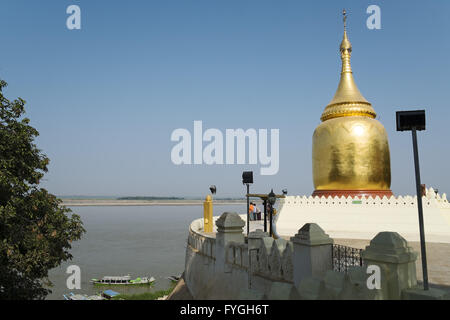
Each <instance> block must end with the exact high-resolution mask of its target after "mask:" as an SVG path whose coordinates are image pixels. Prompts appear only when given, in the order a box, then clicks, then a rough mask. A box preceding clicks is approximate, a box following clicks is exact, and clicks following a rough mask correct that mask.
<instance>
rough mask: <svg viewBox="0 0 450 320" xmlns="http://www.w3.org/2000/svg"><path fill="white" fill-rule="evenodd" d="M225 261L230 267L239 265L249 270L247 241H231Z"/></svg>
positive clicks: (226, 250)
mask: <svg viewBox="0 0 450 320" xmlns="http://www.w3.org/2000/svg"><path fill="white" fill-rule="evenodd" d="M225 252H226V253H225V254H226V259H225V262H226V263H227V264H230V265H231V266H230V267H237V268H242V269H245V270H247V268H248V246H247V244H245V243H235V242H230V243H228V244H227V247H226V248H225Z"/></svg>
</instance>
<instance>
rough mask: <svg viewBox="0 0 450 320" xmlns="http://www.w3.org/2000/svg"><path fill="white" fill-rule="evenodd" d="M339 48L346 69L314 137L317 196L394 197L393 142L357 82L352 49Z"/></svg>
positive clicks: (345, 43) (347, 46) (345, 41)
mask: <svg viewBox="0 0 450 320" xmlns="http://www.w3.org/2000/svg"><path fill="white" fill-rule="evenodd" d="M345 22H346V16H345V12H344V37H343V40H342V43H341V46H340V53H341V60H342V70H341V79H340V82H339V85H338V89H337V91H336V94H335V95H334V97H333V99H332V100H331V102H330V103H329V104H328V105H327V107H326V108H325V110H324V112H323V113H322V116H321V121H322V123H321V124H320V125H319V126H318V127H317V128H316V130H315V131H314V135H313V154H312V156H313V159H312V160H313V180H314V187H315V189H316V190H315V191H314V195H319V196H320V195H325V196H330V195H345V196H348V195H380V196H383V195H387V196H389V195H392V192H391V191H390V185H391V168H390V154H389V143H388V137H387V133H386V130H385V129H384V127H383V125H382V124H381V123H380V122H379V121H377V120H375V117H376V113H375V111H374V109H373V108H372V105H371V104H370V102H368V101H367V100H366V98H364V96H363V95H362V94H361V92H360V91H359V89H358V87H357V86H356V83H355V81H354V79H353V73H352V69H351V65H350V58H351V52H352V45H351V43H350V41H349V39H348V36H347V30H346V26H345Z"/></svg>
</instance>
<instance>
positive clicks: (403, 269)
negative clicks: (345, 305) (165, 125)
mask: <svg viewBox="0 0 450 320" xmlns="http://www.w3.org/2000/svg"><path fill="white" fill-rule="evenodd" d="M215 223H216V226H217V228H216V231H217V232H212V233H205V232H203V231H202V230H203V219H198V220H195V221H193V222H192V223H191V225H190V227H189V236H188V241H187V247H186V265H185V273H184V280H185V283H186V285H187V287H188V289H189V291H190V292H191V294H192V296H193V297H194V298H195V299H413V298H423V294H422V291H421V290H418V289H417V288H416V285H417V281H416V270H415V260H416V258H417V254H416V253H414V252H413V251H412V249H411V248H410V247H409V246H408V245H407V242H406V240H405V239H403V238H402V237H401V236H400V235H399V234H397V233H393V232H381V233H379V234H378V235H377V236H376V237H375V238H374V239H373V240H372V241H371V245H370V246H368V247H367V248H366V250H365V251H364V259H365V261H366V262H365V265H364V266H363V267H359V266H358V267H352V268H350V270H349V272H348V273H347V274H344V273H341V272H335V271H333V270H332V258H331V257H332V246H333V239H331V238H330V237H329V236H328V235H327V234H325V232H324V231H323V230H322V229H321V228H320V227H319V226H318V225H317V224H314V223H308V224H305V225H304V226H303V227H302V228H301V229H300V230H298V233H297V234H296V235H295V236H294V237H292V238H291V240H290V241H287V240H284V239H276V240H275V239H273V238H272V237H268V235H267V234H266V233H264V232H263V231H262V230H257V231H255V232H251V233H250V234H249V235H248V238H247V239H245V238H244V234H243V233H242V232H243V227H244V225H245V222H244V221H243V220H242V219H241V218H240V217H239V215H237V214H236V213H228V212H226V213H224V214H223V215H222V216H221V217H220V218H215ZM246 240H247V241H246ZM368 263H369V264H375V265H378V266H379V267H380V270H381V279H382V280H381V289H379V290H370V289H368V288H367V285H366V281H367V279H368V277H369V274H368V273H367V272H366V270H367V264H368ZM442 297H444V294H443V293H442V292H439V291H433V292H432V297H431V298H434V299H441V298H442Z"/></svg>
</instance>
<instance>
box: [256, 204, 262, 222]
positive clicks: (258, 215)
mask: <svg viewBox="0 0 450 320" xmlns="http://www.w3.org/2000/svg"><path fill="white" fill-rule="evenodd" d="M255 214H256V220H261V210H259V208H258V206H257V205H256V203H255Z"/></svg>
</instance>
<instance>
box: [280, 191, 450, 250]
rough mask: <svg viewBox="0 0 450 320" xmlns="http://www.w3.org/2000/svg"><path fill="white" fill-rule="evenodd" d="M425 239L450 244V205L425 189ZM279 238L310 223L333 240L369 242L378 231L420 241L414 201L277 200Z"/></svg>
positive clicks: (396, 199)
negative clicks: (361, 240) (343, 239)
mask: <svg viewBox="0 0 450 320" xmlns="http://www.w3.org/2000/svg"><path fill="white" fill-rule="evenodd" d="M422 200H423V201H422V202H423V209H424V222H425V235H426V240H427V241H430V242H444V243H450V203H449V202H448V200H447V197H446V195H445V194H444V195H442V196H441V195H439V194H436V193H435V192H434V190H433V189H431V188H430V189H428V190H427V193H426V196H424V197H423V198H422ZM275 219H276V222H275V223H276V230H277V233H278V234H280V235H281V236H292V235H294V234H295V233H296V232H297V230H298V229H299V228H300V227H301V226H303V225H304V224H305V223H309V222H313V223H317V224H319V225H320V226H321V227H322V228H324V229H325V230H327V233H328V234H329V235H330V236H331V237H333V238H347V239H372V238H373V237H375V235H376V234H377V233H378V232H379V231H384V230H389V231H393V232H398V233H400V234H401V235H402V236H403V237H404V238H405V239H406V240H408V241H420V236H419V222H418V211H417V197H411V196H405V197H403V196H398V197H391V198H386V197H383V198H381V199H380V198H379V197H375V198H371V197H369V198H367V199H360V198H357V197H355V198H351V197H348V198H345V197H341V198H338V197H335V198H325V197H321V198H319V197H311V196H310V197H306V196H301V197H300V196H289V197H286V198H285V199H280V202H279V214H277V215H276V216H275Z"/></svg>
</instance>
